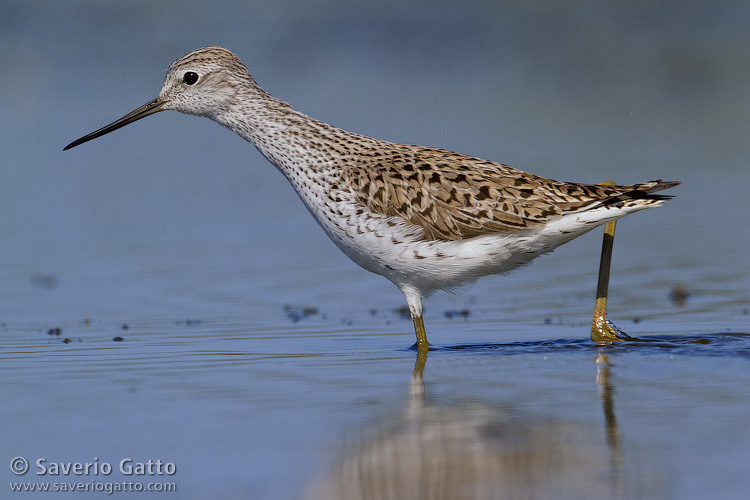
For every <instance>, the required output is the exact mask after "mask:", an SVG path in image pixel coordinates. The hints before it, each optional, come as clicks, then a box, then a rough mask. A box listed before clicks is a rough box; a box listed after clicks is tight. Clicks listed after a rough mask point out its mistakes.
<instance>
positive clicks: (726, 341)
mask: <svg viewBox="0 0 750 500" xmlns="http://www.w3.org/2000/svg"><path fill="white" fill-rule="evenodd" d="M431 350H435V351H466V352H470V351H473V352H497V353H499V354H505V355H513V354H534V353H542V352H545V353H546V352H550V351H561V352H563V351H571V350H575V351H591V352H595V353H597V354H598V353H604V354H612V355H617V354H621V353H626V352H637V353H642V354H658V353H664V352H669V353H670V354H679V355H683V356H718V357H727V356H729V357H748V358H750V333H734V332H723V333H711V334H706V335H653V336H652V335H649V336H643V337H639V338H633V339H632V340H627V341H621V342H613V343H611V344H604V343H599V342H592V341H591V340H590V339H555V340H542V341H529V342H508V343H497V344H493V343H489V344H459V345H454V346H442V347H438V346H433V348H431Z"/></svg>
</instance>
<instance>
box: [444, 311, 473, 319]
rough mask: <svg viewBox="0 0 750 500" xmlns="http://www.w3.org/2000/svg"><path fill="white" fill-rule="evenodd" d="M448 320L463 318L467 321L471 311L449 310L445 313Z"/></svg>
mask: <svg viewBox="0 0 750 500" xmlns="http://www.w3.org/2000/svg"><path fill="white" fill-rule="evenodd" d="M443 314H444V315H445V317H446V318H448V319H453V318H463V319H467V318H468V317H469V310H468V309H460V310H456V309H453V310H448V311H445V312H444V313H443Z"/></svg>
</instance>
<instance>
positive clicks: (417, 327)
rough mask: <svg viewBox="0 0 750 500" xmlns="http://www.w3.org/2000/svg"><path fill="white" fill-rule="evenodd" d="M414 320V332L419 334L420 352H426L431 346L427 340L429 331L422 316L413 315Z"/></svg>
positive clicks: (418, 349)
mask: <svg viewBox="0 0 750 500" xmlns="http://www.w3.org/2000/svg"><path fill="white" fill-rule="evenodd" d="M412 319H413V320H414V333H416V334H417V344H416V346H417V351H418V352H419V353H422V352H424V353H426V352H427V350H428V349H429V348H430V343H429V342H427V332H426V331H425V329H424V320H423V319H422V316H412Z"/></svg>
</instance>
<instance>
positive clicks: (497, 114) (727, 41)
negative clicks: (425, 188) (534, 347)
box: [0, 0, 750, 320]
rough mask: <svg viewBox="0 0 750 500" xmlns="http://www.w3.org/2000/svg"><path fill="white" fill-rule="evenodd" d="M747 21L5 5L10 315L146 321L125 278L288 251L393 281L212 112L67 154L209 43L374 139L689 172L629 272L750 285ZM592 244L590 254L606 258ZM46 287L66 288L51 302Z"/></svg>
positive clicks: (293, 264)
mask: <svg viewBox="0 0 750 500" xmlns="http://www.w3.org/2000/svg"><path fill="white" fill-rule="evenodd" d="M749 16H750V6H748V5H747V4H746V3H745V2H741V1H737V2H731V1H720V2H712V3H710V4H709V3H705V2H699V1H694V2H691V1H684V2H670V3H661V2H660V3H656V4H654V3H653V2H637V3H632V2H616V1H607V2H577V3H575V4H567V3H565V4H560V3H556V2H552V3H549V2H527V1H518V2H512V1H511V2H501V3H497V2H485V1H480V0H476V1H475V0H468V1H466V2H461V4H460V5H459V4H457V3H455V2H419V1H417V2H407V3H404V2H395V1H394V2H390V1H378V2H371V3H368V4H367V5H363V4H361V3H359V2H346V1H333V0H319V1H313V2H304V3H300V2H287V1H284V0H281V1H279V0H274V1H267V2H263V1H261V2H252V3H248V2H239V1H238V2H221V3H219V4H212V5H210V6H209V5H207V4H205V3H204V2H198V1H195V2H192V1H180V2H177V1H174V2H148V1H115V2H106V3H101V2H88V1H83V0H79V1H66V2H53V1H50V2H33V3H29V2H23V1H13V0H6V1H4V2H3V3H2V5H0V37H1V38H0V41H1V42H2V43H0V68H2V72H1V73H0V138H1V139H0V140H1V141H2V143H1V144H2V151H3V159H2V168H1V169H0V233H1V234H2V238H3V244H2V247H1V248H0V297H2V301H1V303H0V312H1V315H2V316H4V317H5V318H6V319H7V318H9V317H13V316H14V315H16V314H18V318H19V319H25V320H29V319H32V318H34V317H36V318H38V317H43V316H48V317H51V318H60V316H61V314H62V315H66V314H72V315H78V316H81V315H84V314H91V313H92V311H94V313H96V312H99V311H98V305H96V304H92V301H102V302H103V303H106V304H112V303H113V302H120V301H121V304H120V305H118V306H114V305H113V306H112V309H111V310H110V311H109V312H113V313H119V314H130V313H137V314H144V312H145V311H144V309H143V307H142V306H144V305H146V304H142V303H140V304H133V305H132V307H131V305H129V302H132V301H133V300H135V299H134V298H133V297H128V296H127V292H122V291H118V290H117V288H119V287H118V285H122V286H125V283H119V282H118V281H117V279H118V276H117V275H113V274H112V273H115V274H116V271H115V270H116V269H117V268H122V267H123V266H127V265H128V262H133V261H141V262H140V264H133V265H137V266H141V265H143V264H144V262H149V264H147V266H148V267H151V268H152V269H150V273H158V272H159V271H165V269H164V268H165V267H170V268H174V267H175V266H181V269H180V271H179V273H176V274H184V273H185V272H187V273H200V272H201V270H200V268H203V269H204V270H205V269H207V266H208V267H210V266H214V267H215V268H214V269H212V270H211V272H212V273H214V274H216V273H225V274H232V273H238V272H243V271H247V272H251V271H253V270H249V269H248V268H247V267H246V266H248V265H249V264H247V262H246V261H248V260H250V261H252V260H256V259H257V260H261V259H266V257H261V255H262V253H261V251H262V250H268V249H274V251H272V252H271V257H272V258H271V259H266V260H265V261H264V262H258V267H259V268H268V267H269V266H270V267H273V266H276V263H275V262H276V261H277V260H281V263H280V264H279V266H281V267H280V268H281V269H286V270H293V273H291V274H293V275H294V277H293V278H292V282H291V283H290V286H289V288H293V289H294V288H297V285H298V283H299V281H300V276H299V275H303V278H302V281H303V282H307V281H318V280H320V279H321V273H320V272H319V271H318V269H315V268H313V267H312V266H309V265H308V264H309V262H310V258H311V257H313V258H315V259H322V262H321V265H323V266H325V265H326V264H325V263H326V262H329V261H332V266H333V267H334V268H335V269H337V272H344V273H346V272H349V271H351V272H354V273H356V274H357V275H360V276H361V277H362V278H361V279H362V280H364V282H366V281H367V280H368V279H369V280H372V282H373V283H378V284H380V283H379V282H380V281H381V279H380V278H377V277H370V276H368V275H367V273H365V272H362V271H360V270H358V269H357V268H356V266H354V265H353V264H351V263H350V262H348V260H347V259H346V258H344V257H343V256H341V255H338V254H337V252H336V251H335V250H334V247H333V245H332V244H330V243H329V242H328V241H327V239H326V238H325V236H324V235H323V233H322V232H321V231H320V230H319V229H318V227H317V225H316V224H314V223H313V222H312V219H311V218H310V217H309V215H308V214H307V213H306V211H305V210H304V208H303V207H302V204H301V203H300V202H299V201H298V200H297V197H296V195H295V193H294V192H293V191H292V189H291V188H290V187H289V186H288V185H287V182H286V180H285V179H284V178H283V177H282V176H281V175H280V174H279V173H278V172H276V171H275V169H273V167H271V166H270V165H268V164H267V163H266V162H265V160H264V159H263V158H262V157H261V156H260V155H259V154H258V153H257V152H255V150H254V149H253V148H252V147H251V146H249V145H248V144H246V143H244V142H243V141H242V140H241V139H239V138H237V137H235V136H233V134H231V133H228V132H227V131H226V130H223V129H221V128H220V127H217V126H216V125H215V124H213V123H210V122H208V121H207V120H198V119H195V118H193V117H187V116H181V115H179V114H178V113H163V114H159V115H157V116H155V117H152V118H150V119H149V120H144V121H143V122H140V123H138V124H137V125H135V126H131V127H128V128H127V129H124V130H121V131H118V132H117V133H116V134H112V135H110V136H107V137H105V138H102V139H100V140H97V141H95V142H92V143H90V144H87V145H86V146H84V147H81V148H76V149H75V150H71V151H68V152H65V153H62V147H63V146H65V145H66V144H67V143H69V142H70V141H72V140H73V139H76V138H78V137H80V136H81V135H84V134H85V133H88V132H90V131H92V130H94V129H97V128H99V127H101V126H103V125H105V124H107V123H109V122H111V121H113V120H114V119H116V118H119V117H120V116H122V115H124V114H125V113H127V112H129V111H130V110H132V109H134V108H135V107H137V106H139V105H141V104H142V103H144V102H146V101H147V100H149V99H151V98H153V97H154V96H155V95H156V94H157V93H158V91H159V89H160V88H161V84H162V78H163V75H164V72H165V70H166V67H167V66H168V65H169V63H170V62H172V61H173V60H174V59H176V58H177V57H179V56H181V55H183V54H184V53H186V52H189V51H190V50H192V49H195V48H197V47H200V46H205V45H221V46H224V47H227V48H229V49H230V50H233V51H234V52H236V53H237V54H238V55H239V56H240V57H241V58H242V60H243V61H244V62H245V64H246V65H247V66H248V67H249V68H250V71H251V73H253V75H254V76H255V78H256V80H257V81H258V82H259V83H260V84H261V86H263V87H264V88H265V89H266V90H268V91H269V92H271V93H272V94H274V95H275V96H277V97H280V98H282V99H285V100H287V101H289V102H290V103H292V105H294V106H295V107H296V108H297V109H299V110H301V111H302V112H304V113H306V114H309V115H311V116H313V117H315V118H318V119H321V120H323V121H326V122H329V123H332V124H334V125H336V126H339V127H342V128H345V129H349V130H352V131H356V132H360V133H363V134H367V135H371V136H375V137H378V138H383V139H387V140H392V141H395V142H403V143H413V144H421V145H429V146H436V147H441V148H445V149H451V150H455V151H459V152H463V153H468V154H472V155H476V156H479V157H483V158H487V159H491V160H495V161H500V162H503V163H506V164H510V165H512V166H515V167H516V168H519V169H521V170H526V171H530V172H533V173H536V174H539V175H543V176H547V177H551V178H554V179H560V180H568V181H576V182H599V181H601V180H605V179H609V178H612V179H614V180H616V181H618V182H621V183H631V182H638V181H644V180H649V179H653V178H665V179H670V180H671V179H675V180H681V181H682V182H683V185H682V186H680V187H679V188H677V189H673V190H672V191H671V192H672V193H673V194H675V195H677V198H676V199H675V200H674V201H672V202H670V203H669V204H668V205H667V206H666V207H664V208H662V209H659V210H653V211H649V212H648V213H647V214H639V215H638V216H637V217H633V218H631V219H629V220H628V222H626V223H623V224H621V228H620V229H619V230H620V231H622V233H621V234H630V231H634V232H636V234H637V235H635V236H633V237H632V238H631V237H629V236H623V237H621V238H619V241H618V244H617V247H616V250H615V252H616V254H615V255H616V262H615V265H616V266H617V265H627V260H618V259H627V258H628V257H627V256H628V255H629V253H630V250H631V249H633V250H635V249H637V250H638V252H645V253H646V257H645V259H646V260H650V261H655V264H656V265H657V266H658V265H665V264H675V265H677V266H682V267H686V266H694V265H701V264H704V263H705V262H706V261H711V262H714V263H716V261H720V263H725V264H726V266H727V268H726V273H728V274H733V275H734V274H736V273H740V274H741V275H742V276H743V277H744V279H745V280H747V279H748V275H747V266H746V265H737V264H738V262H737V260H736V259H737V258H738V257H744V256H746V255H747V252H748V250H750V243H749V237H748V231H746V230H744V228H745V223H746V222H747V217H748V215H747V214H748V213H749V212H750V211H749V209H750V197H748V196H746V193H745V191H746V185H747V181H748V180H749V178H750V173H748V166H747V164H748V158H750V150H749V146H748V144H749V143H748V141H747V136H748V128H750V120H748V108H749V107H750V86H748V85H747V83H746V82H747V81H748V76H749V74H750V56H749V55H748V52H749V50H748V47H750V31H748V30H747V29H746V28H747V19H748V18H749ZM591 241H594V240H591ZM167 243H169V245H170V247H169V250H168V251H167V250H165V249H164V247H163V245H165V244H167ZM175 243H176V244H175ZM575 244H576V243H574V245H575ZM631 245H632V246H631ZM664 245H667V247H665V246H664ZM280 246H284V247H285V248H284V249H283V251H281V250H279V251H276V250H275V249H278V247H280ZM585 247H586V250H584V249H583V245H582V246H581V247H580V248H579V250H578V251H577V252H576V251H575V250H573V252H576V253H579V252H581V251H588V248H589V247H590V248H591V255H595V254H596V252H597V251H598V243H590V244H588V245H585ZM664 248H669V252H668V255H667V254H665V252H664V251H663V249H664ZM149 249H150V251H151V253H149ZM561 251H562V250H561ZM165 252H166V253H168V255H166V256H164V255H163V254H164V253H165ZM311 252H312V254H311ZM735 252H736V253H735ZM198 254H200V255H198ZM618 254H619V255H618ZM160 255H161V256H162V257H160ZM181 259H184V260H185V262H182V264H180V262H181ZM157 260H158V261H160V262H157ZM743 264H744V263H743ZM237 266H240V267H241V269H240V268H238V267H237ZM352 270H354V271H352ZM102 271H104V273H103V272H102ZM253 272H254V271H253ZM29 276H36V277H37V278H39V279H36V281H34V280H30V278H29ZM45 277H54V282H55V284H56V286H58V287H60V288H59V290H65V291H66V293H62V294H61V296H60V297H59V298H56V299H54V300H52V301H47V300H44V301H43V302H42V303H39V304H38V305H37V306H35V307H33V308H32V307H30V303H32V302H36V301H37V300H38V297H35V296H34V294H37V293H39V290H38V288H39V287H38V286H35V284H34V283H36V284H37V285H38V284H39V283H40V280H41V283H42V285H44V283H45ZM675 278H676V279H677V280H680V279H684V277H679V276H676V277H675ZM279 279H281V280H283V279H284V278H283V277H280V278H279ZM382 281H384V280H382ZM47 283H48V284H49V281H47ZM107 284H111V285H112V286H109V287H108V286H106V285H107ZM382 285H383V286H384V288H385V289H387V288H388V287H390V286H391V285H390V284H389V283H385V282H384V283H383V284H382ZM238 286H241V285H239V284H238ZM695 286H701V285H700V284H695ZM253 288H254V287H250V288H249V289H248V290H246V291H249V290H252V289H253ZM94 289H95V290H97V291H96V292H95V293H93V292H90V290H94ZM745 290H747V284H745ZM173 292H174V293H173V294H172V295H173V296H176V295H178V291H177V290H174V291H173ZM157 295H160V294H157ZM389 295H390V296H391V297H392V298H393V301H394V302H396V301H399V300H400V298H399V296H398V293H397V291H395V289H394V291H393V293H389ZM42 297H43V298H45V299H46V298H48V297H45V296H44V295H42ZM146 302H148V301H146ZM100 305H101V307H102V308H106V305H105V304H100ZM191 307H198V308H200V307H202V306H201V305H199V304H192V305H191ZM101 312H102V313H103V312H104V311H101ZM203 312H204V313H206V314H210V313H211V312H212V311H208V310H207V311H203ZM159 314H161V313H159ZM40 315H41V316H40Z"/></svg>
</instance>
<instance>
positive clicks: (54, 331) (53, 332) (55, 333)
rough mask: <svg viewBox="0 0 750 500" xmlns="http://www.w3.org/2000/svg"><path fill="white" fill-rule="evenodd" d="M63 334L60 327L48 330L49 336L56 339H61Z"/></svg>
mask: <svg viewBox="0 0 750 500" xmlns="http://www.w3.org/2000/svg"><path fill="white" fill-rule="evenodd" d="M61 333H62V329H61V328H60V327H55V328H50V329H49V330H47V335H51V336H55V337H59V336H60V334H61Z"/></svg>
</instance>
